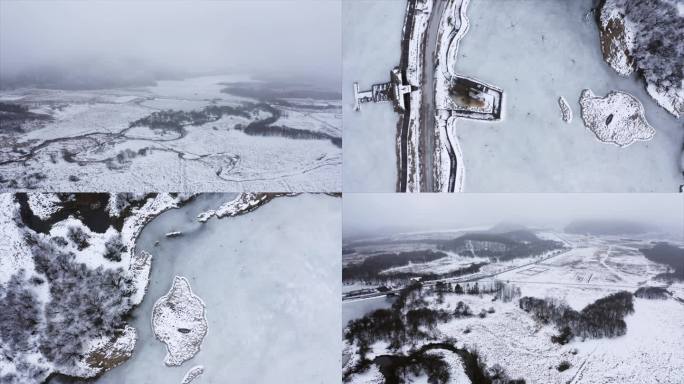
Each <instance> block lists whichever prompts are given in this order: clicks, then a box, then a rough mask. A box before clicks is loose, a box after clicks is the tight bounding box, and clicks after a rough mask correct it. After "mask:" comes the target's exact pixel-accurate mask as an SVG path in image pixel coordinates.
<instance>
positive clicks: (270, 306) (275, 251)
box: [98, 195, 341, 384]
mask: <svg viewBox="0 0 684 384" xmlns="http://www.w3.org/2000/svg"><path fill="white" fill-rule="evenodd" d="M231 198H232V196H231V195H205V196H200V197H199V198H198V199H197V200H195V201H193V202H192V203H190V204H188V205H187V206H185V207H183V208H181V209H178V210H171V211H168V212H165V213H164V214H162V215H160V216H159V217H158V218H156V219H155V220H153V221H152V222H151V223H150V224H149V225H148V226H147V227H146V228H145V229H144V230H143V232H142V233H141V236H140V238H139V241H138V243H137V247H138V249H140V250H143V249H144V250H148V251H149V252H150V253H152V255H153V263H152V272H151V279H150V286H149V290H148V292H147V294H146V296H145V299H144V301H143V302H142V304H141V305H140V306H139V307H138V308H137V309H136V310H135V311H134V312H133V316H134V320H133V321H132V325H133V326H135V327H136V329H137V330H138V337H139V339H138V344H137V345H136V350H135V353H134V355H133V357H132V358H131V359H130V360H129V361H128V362H126V363H124V364H123V365H121V366H119V367H117V368H114V369H113V370H112V371H110V372H108V373H107V374H105V375H104V376H103V377H102V378H101V379H100V380H99V381H98V382H103V383H117V384H118V383H124V382H126V383H162V382H163V383H180V382H181V380H182V379H183V376H184V375H185V373H186V372H187V371H188V370H189V369H190V368H191V367H193V366H195V365H203V366H204V368H205V371H204V374H203V375H202V376H200V377H199V378H198V379H197V380H196V382H197V383H226V382H235V383H283V382H312V383H313V382H316V383H335V382H340V381H341V378H340V376H339V375H340V368H339V366H340V357H339V350H340V345H341V344H340V343H341V340H340V337H339V333H338V332H339V331H338V330H339V329H340V325H339V322H340V316H341V314H340V305H339V300H340V299H339V298H340V295H341V290H340V284H339V274H340V270H341V258H340V246H341V239H340V207H341V201H340V199H339V198H334V197H330V196H326V195H302V196H296V197H283V198H276V199H274V200H273V201H271V202H269V203H268V204H266V205H264V206H262V207H260V208H259V209H257V210H256V211H254V212H251V213H249V214H246V215H243V216H237V217H234V218H223V219H216V218H213V219H210V220H209V221H208V222H207V223H205V224H204V225H202V224H200V223H198V222H197V221H196V220H195V218H196V215H197V214H198V213H199V212H201V211H203V210H205V209H207V208H215V207H216V206H217V204H218V203H219V202H223V201H227V200H230V199H231ZM302 212H306V214H302ZM172 231H181V232H183V234H182V235H181V236H180V237H174V238H167V237H166V236H165V234H166V233H168V232H172ZM157 241H159V244H158V245H157V246H155V245H154V244H155V243H156V242H157ZM176 275H180V276H184V277H186V278H187V279H188V281H189V282H190V285H191V286H192V290H193V292H194V293H195V294H196V295H198V296H199V297H200V298H202V300H204V302H205V303H206V306H207V319H208V326H209V327H208V332H207V336H206V337H205V339H204V342H203V343H202V345H201V350H200V352H199V353H198V354H197V355H196V356H195V357H194V358H192V359H191V360H189V361H187V362H185V363H184V364H183V365H181V366H180V367H166V366H165V365H164V363H163V360H164V356H165V354H166V349H165V345H164V344H163V343H162V342H160V341H158V340H156V339H155V338H154V336H153V334H152V329H151V324H150V316H151V311H152V306H153V304H154V302H155V301H156V300H157V299H158V298H159V297H160V296H162V295H164V294H165V293H166V292H168V290H169V287H170V286H171V284H172V281H173V277H174V276H176Z"/></svg>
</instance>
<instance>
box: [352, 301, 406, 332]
mask: <svg viewBox="0 0 684 384" xmlns="http://www.w3.org/2000/svg"><path fill="white" fill-rule="evenodd" d="M393 302H394V299H390V298H388V297H386V296H380V297H373V298H371V299H363V300H354V301H346V302H342V329H343V330H344V328H345V327H346V326H347V324H348V323H349V322H350V321H352V320H356V319H360V318H362V317H364V316H365V315H366V314H368V313H370V312H373V311H375V310H377V309H383V308H389V307H391V306H392V303H393Z"/></svg>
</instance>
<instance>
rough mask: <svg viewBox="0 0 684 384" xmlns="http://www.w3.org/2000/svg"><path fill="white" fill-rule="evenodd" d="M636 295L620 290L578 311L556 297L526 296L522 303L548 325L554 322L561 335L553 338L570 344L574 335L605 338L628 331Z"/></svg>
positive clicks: (555, 340)
mask: <svg viewBox="0 0 684 384" xmlns="http://www.w3.org/2000/svg"><path fill="white" fill-rule="evenodd" d="M632 297H633V296H632V294H631V293H630V292H626V291H620V292H617V293H613V294H610V295H608V296H606V297H603V298H600V299H598V300H596V301H595V302H593V303H591V304H589V305H587V306H586V307H584V308H583V309H582V310H581V311H576V310H574V309H573V308H571V307H570V306H568V305H567V304H565V303H562V302H559V301H556V300H553V299H539V298H535V297H529V296H525V297H522V298H520V301H519V306H520V308H521V309H522V310H524V311H526V312H529V313H530V314H531V315H532V316H533V317H534V318H535V319H537V320H538V321H540V322H542V323H544V324H553V325H554V326H555V327H556V328H557V329H558V330H559V331H560V334H559V335H557V336H554V337H552V341H554V342H557V343H559V344H566V343H567V342H569V341H570V340H572V338H573V337H580V338H582V339H586V338H593V339H598V338H604V337H617V336H621V335H624V334H625V333H627V324H626V323H625V321H624V317H625V316H626V315H628V314H630V313H633V312H634V303H633V300H632Z"/></svg>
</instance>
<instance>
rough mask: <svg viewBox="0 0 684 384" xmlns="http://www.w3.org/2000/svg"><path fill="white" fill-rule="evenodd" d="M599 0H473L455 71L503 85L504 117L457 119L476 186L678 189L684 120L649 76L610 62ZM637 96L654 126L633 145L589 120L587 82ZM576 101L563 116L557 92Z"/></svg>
mask: <svg viewBox="0 0 684 384" xmlns="http://www.w3.org/2000/svg"><path fill="white" fill-rule="evenodd" d="M593 3H594V2H593V1H592V0H578V1H543V0H529V1H498V0H473V1H471V2H470V6H469V8H468V17H469V19H470V29H469V31H468V33H467V34H466V35H465V37H464V39H463V40H462V41H461V46H460V49H459V57H458V60H457V61H456V67H457V68H456V70H457V72H459V73H461V74H464V75H466V76H474V77H477V78H480V79H481V80H483V81H485V82H488V83H490V84H493V85H496V86H498V87H501V88H503V89H504V92H505V95H504V98H505V100H504V106H503V115H504V119H503V121H501V122H493V123H490V122H484V123H483V122H476V121H472V120H459V121H458V122H457V124H456V131H457V134H458V136H459V138H460V140H461V147H462V149H463V155H464V161H465V168H466V179H465V190H466V191H468V192H509V191H510V192H561V191H562V192H575V191H577V192H580V191H584V192H617V191H619V192H627V191H632V192H635V191H643V192H647V191H658V192H676V191H677V190H678V187H679V185H680V184H682V183H684V181H683V180H682V174H681V172H680V171H679V169H678V163H679V160H678V159H679V156H680V152H681V149H682V141H683V137H684V129H682V123H681V121H677V119H675V118H674V117H673V116H672V115H670V114H669V113H667V112H666V111H665V110H664V109H662V108H660V107H659V106H658V105H657V104H656V103H655V101H653V99H651V97H650V96H648V94H646V91H645V90H644V85H643V83H642V82H641V80H638V79H636V78H635V77H634V76H633V77H631V78H623V77H620V76H618V75H617V73H616V72H615V71H613V69H612V68H611V67H610V66H608V65H607V64H605V63H604V61H603V58H602V56H601V50H600V47H599V36H598V28H597V26H596V22H595V20H594V15H593V14H588V12H589V11H590V10H591V7H592V6H593ZM585 88H589V89H591V90H592V91H593V92H594V93H595V94H597V95H600V96H605V95H606V94H607V93H608V92H610V91H611V90H620V91H626V92H629V93H631V94H632V95H634V96H636V97H637V98H638V99H639V100H640V101H641V102H642V103H643V105H644V108H645V111H646V119H647V120H648V122H649V123H650V124H651V125H652V126H653V127H654V128H655V129H656V134H655V137H654V138H653V139H652V140H651V141H647V142H636V143H634V144H632V145H631V146H629V147H627V148H619V147H617V146H614V145H610V144H604V143H602V142H600V141H598V140H597V139H596V138H595V136H594V135H593V133H592V132H591V131H589V130H588V129H586V128H585V127H584V125H583V124H582V119H581V116H580V107H579V97H580V93H581V92H582V90H583V89H585ZM560 96H564V97H565V98H566V99H567V100H568V103H569V104H570V107H571V108H572V110H573V114H574V118H573V120H572V123H571V124H566V123H564V122H563V121H562V120H561V113H560V110H559V107H558V98H559V97H560Z"/></svg>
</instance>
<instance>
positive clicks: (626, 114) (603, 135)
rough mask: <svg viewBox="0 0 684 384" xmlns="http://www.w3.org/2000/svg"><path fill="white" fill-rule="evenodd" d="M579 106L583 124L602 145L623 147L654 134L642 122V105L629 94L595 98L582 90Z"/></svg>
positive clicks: (621, 93) (652, 130)
mask: <svg viewBox="0 0 684 384" xmlns="http://www.w3.org/2000/svg"><path fill="white" fill-rule="evenodd" d="M580 106H581V108H582V120H583V121H584V125H585V126H586V127H587V128H589V129H590V130H591V131H592V132H594V134H595V135H596V137H597V138H598V139H599V140H601V141H602V142H604V143H613V144H615V145H617V146H619V147H627V146H629V145H630V144H632V143H634V142H635V141H636V140H643V141H647V140H651V139H652V138H653V136H654V135H655V133H656V131H655V128H653V127H651V125H650V124H648V121H646V117H645V115H644V106H643V105H642V104H641V102H640V101H639V100H638V99H637V98H636V97H634V96H632V95H630V94H629V93H625V92H616V91H613V92H610V93H609V94H608V95H607V96H606V97H597V96H596V95H594V93H593V92H592V91H591V90H590V89H585V90H584V91H583V92H582V96H581V97H580Z"/></svg>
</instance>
